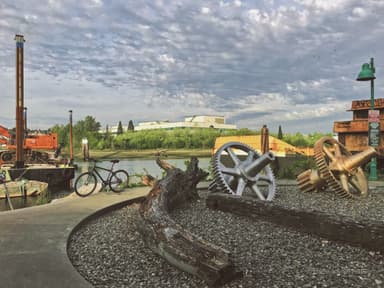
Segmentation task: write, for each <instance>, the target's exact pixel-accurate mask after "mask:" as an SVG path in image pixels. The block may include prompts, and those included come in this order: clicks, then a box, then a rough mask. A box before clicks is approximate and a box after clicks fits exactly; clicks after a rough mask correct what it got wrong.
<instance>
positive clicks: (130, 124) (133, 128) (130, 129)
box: [128, 120, 135, 131]
mask: <svg viewBox="0 0 384 288" xmlns="http://www.w3.org/2000/svg"><path fill="white" fill-rule="evenodd" d="M134 130H135V126H133V122H132V120H129V123H128V131H134Z"/></svg>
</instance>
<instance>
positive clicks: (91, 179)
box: [75, 172, 97, 197]
mask: <svg viewBox="0 0 384 288" xmlns="http://www.w3.org/2000/svg"><path fill="white" fill-rule="evenodd" d="M96 185H97V179H96V176H95V175H94V174H93V173H90V172H84V173H82V174H80V175H79V177H77V179H76V181H75V192H76V194H77V195H79V196H80V197H86V196H88V195H89V194H91V193H92V192H93V191H95V189H96Z"/></svg>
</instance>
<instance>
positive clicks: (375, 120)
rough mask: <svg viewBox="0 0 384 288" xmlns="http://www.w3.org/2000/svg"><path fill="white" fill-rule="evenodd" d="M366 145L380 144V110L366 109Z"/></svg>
mask: <svg viewBox="0 0 384 288" xmlns="http://www.w3.org/2000/svg"><path fill="white" fill-rule="evenodd" d="M368 125H369V126H368V127H369V131H368V145H369V146H375V147H377V146H380V111H379V110H368Z"/></svg>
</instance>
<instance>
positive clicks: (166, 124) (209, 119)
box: [109, 115, 237, 134]
mask: <svg viewBox="0 0 384 288" xmlns="http://www.w3.org/2000/svg"><path fill="white" fill-rule="evenodd" d="M117 127H118V126H117V125H116V126H111V127H110V128H109V132H110V133H112V134H116V133H117ZM127 128H128V126H123V130H124V131H127ZM174 128H213V129H237V127H236V125H231V124H225V117H224V116H205V115H199V116H190V117H185V118H184V121H180V122H170V121H150V122H140V123H139V124H138V125H136V126H135V131H140V130H150V129H174Z"/></svg>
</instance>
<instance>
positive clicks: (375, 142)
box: [356, 58, 380, 180]
mask: <svg viewBox="0 0 384 288" xmlns="http://www.w3.org/2000/svg"><path fill="white" fill-rule="evenodd" d="M374 73H375V66H374V64H373V58H371V62H370V63H369V64H368V63H364V64H363V66H362V67H361V71H360V73H359V75H358V76H357V79H356V80H357V81H371V107H370V111H368V125H369V129H368V145H369V146H379V141H380V120H378V122H371V120H370V117H369V116H370V115H372V116H373V115H374V113H373V111H374V110H375V96H374V80H375V79H376V77H375V74H374ZM376 167H377V165H376V157H373V158H372V159H371V163H370V172H369V180H377V172H376Z"/></svg>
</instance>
